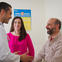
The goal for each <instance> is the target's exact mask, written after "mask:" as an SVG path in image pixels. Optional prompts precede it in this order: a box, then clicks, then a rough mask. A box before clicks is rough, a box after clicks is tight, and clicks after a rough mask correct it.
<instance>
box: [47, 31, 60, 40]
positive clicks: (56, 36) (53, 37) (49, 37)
mask: <svg viewBox="0 0 62 62" xmlns="http://www.w3.org/2000/svg"><path fill="white" fill-rule="evenodd" d="M60 35H61V32H59V33H58V34H57V35H55V36H48V39H51V38H52V40H53V39H56V38H58V37H59V36H60Z"/></svg>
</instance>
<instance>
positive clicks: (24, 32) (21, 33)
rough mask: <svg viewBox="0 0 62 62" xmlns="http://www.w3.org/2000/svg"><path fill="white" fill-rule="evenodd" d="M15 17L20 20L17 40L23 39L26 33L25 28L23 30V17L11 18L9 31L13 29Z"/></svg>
mask: <svg viewBox="0 0 62 62" xmlns="http://www.w3.org/2000/svg"><path fill="white" fill-rule="evenodd" d="M15 19H20V21H21V28H20V37H19V41H21V40H23V39H24V38H25V37H26V35H27V33H26V30H25V27H24V23H23V19H22V18H21V17H14V18H13V20H12V24H11V29H10V32H13V31H14V21H15Z"/></svg>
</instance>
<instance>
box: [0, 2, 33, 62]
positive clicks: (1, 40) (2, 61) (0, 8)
mask: <svg viewBox="0 0 62 62" xmlns="http://www.w3.org/2000/svg"><path fill="white" fill-rule="evenodd" d="M11 14H12V7H11V5H10V4H8V3H6V2H0V62H20V59H21V61H22V62H28V61H30V60H32V56H27V53H25V54H23V55H21V56H19V55H15V54H12V53H11V52H10V50H9V47H8V40H7V35H6V32H5V29H4V25H3V23H6V24H7V23H8V22H9V19H10V18H11Z"/></svg>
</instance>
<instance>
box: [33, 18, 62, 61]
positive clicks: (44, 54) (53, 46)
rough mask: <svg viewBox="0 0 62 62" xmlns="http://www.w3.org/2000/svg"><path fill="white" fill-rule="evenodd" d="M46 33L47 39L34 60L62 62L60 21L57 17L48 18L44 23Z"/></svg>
mask: <svg viewBox="0 0 62 62" xmlns="http://www.w3.org/2000/svg"><path fill="white" fill-rule="evenodd" d="M46 29H47V33H48V34H49V37H48V40H47V42H46V43H45V45H44V47H43V48H42V50H41V51H40V52H39V53H38V56H37V57H36V59H35V60H34V62H41V61H42V59H44V60H45V62H62V33H61V32H60V29H61V21H60V20H59V19H57V18H51V19H49V21H48V23H47V25H46Z"/></svg>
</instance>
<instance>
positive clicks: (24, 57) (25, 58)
mask: <svg viewBox="0 0 62 62" xmlns="http://www.w3.org/2000/svg"><path fill="white" fill-rule="evenodd" d="M27 54H28V53H27V52H26V53H25V54H22V55H21V57H20V59H21V61H22V62H30V61H32V60H33V56H28V55H27Z"/></svg>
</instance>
